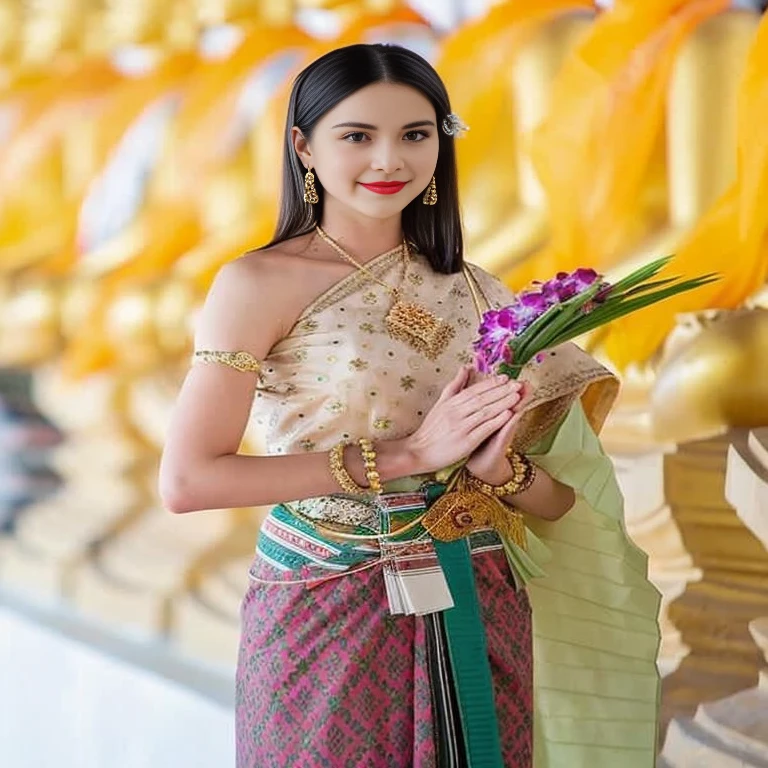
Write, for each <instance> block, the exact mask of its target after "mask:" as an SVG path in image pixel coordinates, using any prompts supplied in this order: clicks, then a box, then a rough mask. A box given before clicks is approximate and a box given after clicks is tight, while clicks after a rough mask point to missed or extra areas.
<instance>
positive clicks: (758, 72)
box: [604, 11, 768, 441]
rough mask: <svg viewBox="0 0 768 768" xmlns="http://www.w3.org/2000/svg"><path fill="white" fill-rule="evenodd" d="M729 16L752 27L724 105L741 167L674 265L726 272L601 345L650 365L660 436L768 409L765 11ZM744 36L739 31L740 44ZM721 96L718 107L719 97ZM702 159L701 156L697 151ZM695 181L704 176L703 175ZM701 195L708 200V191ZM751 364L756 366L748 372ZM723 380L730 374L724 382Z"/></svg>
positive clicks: (722, 424)
mask: <svg viewBox="0 0 768 768" xmlns="http://www.w3.org/2000/svg"><path fill="white" fill-rule="evenodd" d="M730 14H733V18H736V19H738V21H739V22H740V23H742V24H746V23H749V25H750V29H751V30H752V33H753V34H752V36H751V39H750V41H751V43H752V44H751V47H749V48H748V50H747V51H744V48H745V47H746V46H745V45H742V46H741V50H742V52H743V59H744V60H743V61H742V62H741V66H739V67H738V68H734V69H735V70H736V71H737V72H738V73H739V76H740V77H739V83H738V85H739V92H738V94H736V93H732V95H731V98H730V99H729V101H728V102H726V103H730V104H731V105H732V109H731V110H730V111H731V113H732V117H733V118H734V119H733V134H734V141H733V144H732V145H731V146H732V147H736V148H737V150H738V151H737V152H736V151H734V150H733V149H732V150H731V151H732V154H733V155H734V163H735V158H736V155H738V160H739V162H738V168H734V169H733V177H734V178H733V180H732V181H731V183H730V184H729V185H728V187H727V188H726V189H725V190H724V191H720V194H719V195H718V196H717V199H716V200H715V201H714V202H713V203H712V204H711V205H710V206H709V207H708V208H707V209H706V210H705V211H703V212H702V215H701V218H700V219H699V221H698V223H697V224H696V226H695V227H694V228H693V229H692V231H690V232H689V233H688V234H687V235H686V236H685V237H684V238H683V240H682V242H681V244H680V246H679V247H678V248H677V258H676V261H675V263H674V269H675V271H678V272H684V273H691V274H692V273H694V272H697V273H699V272H707V271H714V272H719V273H720V274H721V275H722V279H721V280H720V281H719V282H717V283H714V284H712V286H711V287H708V288H705V289H704V290H703V291H701V292H698V291H697V292H694V293H693V294H692V295H691V296H690V297H689V298H688V299H687V300H686V301H682V302H681V301H677V300H674V299H673V300H671V301H669V302H666V303H664V304H663V305H661V306H659V307H658V308H654V309H652V310H650V311H646V312H643V313H642V315H639V316H638V317H637V318H635V319H634V320H633V321H631V322H627V321H622V322H620V323H617V324H616V326H615V327H614V328H612V329H611V330H610V332H609V334H608V335H607V337H606V338H605V339H604V344H605V348H606V350H607V351H608V353H610V354H611V356H612V357H613V358H614V359H615V360H616V361H617V362H618V363H619V364H627V363H630V362H631V363H635V364H641V363H644V362H646V361H651V362H653V363H654V364H655V365H656V367H657V368H658V374H657V377H658V378H657V381H656V384H655V386H654V390H653V393H652V400H651V403H652V416H653V424H654V428H655V431H656V433H657V435H658V436H659V437H660V438H664V439H674V440H676V441H683V440H690V439H694V438H705V437H710V436H712V435H713V434H718V433H720V432H722V431H724V430H725V429H727V428H728V427H729V426H756V425H762V424H765V423H766V421H765V418H766V412H767V411H768V390H766V389H765V387H764V379H763V377H762V376H761V375H760V373H759V365H760V361H761V360H762V358H763V348H762V346H761V345H762V339H763V336H764V335H765V331H764V328H765V322H766V321H765V315H766V312H765V308H766V307H768V302H767V301H766V289H765V282H766V276H768V268H767V262H766V258H765V242H766V240H765V238H766V233H767V232H768V215H766V213H765V205H764V201H765V196H766V194H768V177H766V174H765V172H764V169H765V167H766V163H768V141H766V139H765V137H764V136H763V134H762V133H761V132H760V131H759V129H758V128H757V126H758V125H759V124H760V121H761V117H764V116H766V114H768V113H766V108H765V104H766V99H767V98H768V87H766V84H765V78H764V76H763V73H764V71H765V69H764V68H765V67H766V65H768V53H767V52H766V47H767V46H768V23H766V18H765V17H763V19H762V21H760V22H759V27H758V18H759V17H758V16H757V14H752V15H747V12H745V11H741V12H737V11H731V12H730ZM737 14H738V16H737ZM726 28H727V27H726ZM755 30H756V33H755ZM744 38H745V35H743V33H742V36H741V38H740V42H742V41H744ZM711 86H712V83H711V82H710V87H711ZM720 93H721V94H722V89H720ZM718 102H719V103H721V104H722V100H721V99H718ZM736 117H738V122H737V120H736ZM737 127H738V131H736V128H737ZM697 135H699V134H697ZM705 136H706V134H705ZM707 139H709V140H708V141H707V144H708V146H710V147H712V146H714V144H715V139H714V137H712V138H709V137H707ZM707 139H703V140H707ZM699 152H700V153H701V150H699ZM712 154H713V152H711V151H710V152H709V153H708V155H707V157H711V156H712ZM700 156H701V157H702V159H703V157H704V155H703V153H701V154H700ZM702 161H703V160H702ZM717 170H718V169H717V167H715V172H716V171H717ZM701 180H702V181H706V180H707V176H705V175H704V174H702V175H701ZM700 199H703V200H705V201H706V202H709V200H708V199H707V198H706V197H704V195H700ZM729 309H730V310H732V311H730V312H729V311H728V310H729ZM679 313H682V314H679ZM734 340H735V341H734ZM732 341H733V342H734V346H732V347H731V346H730V344H731V342H732ZM750 367H752V368H753V372H752V373H750V374H747V373H744V371H746V370H747V369H749V368H750ZM723 377H727V378H728V382H729V383H728V385H727V386H725V385H724V384H723V381H724V379H723Z"/></svg>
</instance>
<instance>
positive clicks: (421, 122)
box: [333, 120, 435, 131]
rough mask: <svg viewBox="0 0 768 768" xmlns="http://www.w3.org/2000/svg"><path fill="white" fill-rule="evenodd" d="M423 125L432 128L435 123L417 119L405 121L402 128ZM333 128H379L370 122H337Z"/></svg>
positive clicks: (369, 129) (372, 129) (371, 129)
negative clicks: (411, 121) (409, 121)
mask: <svg viewBox="0 0 768 768" xmlns="http://www.w3.org/2000/svg"><path fill="white" fill-rule="evenodd" d="M425 125H431V126H432V127H433V128H434V127H435V124H434V122H433V121H432V120H417V121H416V122H415V123H407V124H406V125H404V126H403V128H402V130H404V131H407V130H410V129H411V128H421V127H423V126H425ZM333 128H362V129H363V130H365V131H378V130H379V129H378V128H377V127H376V126H375V125H371V124H370V123H338V124H337V125H334V126H333Z"/></svg>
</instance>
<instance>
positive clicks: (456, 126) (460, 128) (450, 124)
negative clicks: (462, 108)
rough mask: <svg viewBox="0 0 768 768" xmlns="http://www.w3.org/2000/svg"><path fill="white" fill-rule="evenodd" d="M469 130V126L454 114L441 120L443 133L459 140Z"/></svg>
mask: <svg viewBox="0 0 768 768" xmlns="http://www.w3.org/2000/svg"><path fill="white" fill-rule="evenodd" d="M468 130H469V126H468V125H467V124H466V123H465V122H464V121H463V120H462V119H461V118H460V117H459V116H458V115H456V114H454V113H453V112H451V114H450V115H446V117H445V119H444V120H443V131H445V133H447V134H448V135H449V136H455V137H456V138H460V137H461V136H463V135H464V134H465V133H466V132H467V131H468Z"/></svg>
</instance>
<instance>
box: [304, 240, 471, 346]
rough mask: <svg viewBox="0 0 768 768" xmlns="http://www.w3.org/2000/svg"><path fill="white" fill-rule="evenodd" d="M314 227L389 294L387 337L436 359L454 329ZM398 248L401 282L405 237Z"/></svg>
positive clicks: (341, 254) (385, 323)
mask: <svg viewBox="0 0 768 768" xmlns="http://www.w3.org/2000/svg"><path fill="white" fill-rule="evenodd" d="M315 229H316V231H317V234H318V235H319V237H320V239H321V240H323V241H324V242H325V243H327V244H328V245H329V246H331V248H333V250H334V251H336V253H338V254H339V256H341V257H342V258H343V259H344V260H345V261H347V262H349V263H350V264H352V266H353V267H356V268H357V269H358V270H360V272H362V273H363V274H364V275H365V276H366V277H368V278H369V279H371V280H373V281H374V282H376V283H378V284H379V285H380V286H382V287H383V288H385V289H386V290H387V291H388V292H389V293H390V294H391V295H392V299H393V301H392V306H391V307H390V308H389V311H388V312H387V314H386V316H385V317H384V325H385V327H386V329H387V333H388V334H389V336H390V338H393V339H396V340H398V341H402V342H404V343H405V344H408V346H410V347H412V348H413V349H415V350H417V351H418V352H420V353H421V354H422V355H424V357H426V358H428V359H429V360H437V358H438V357H439V356H440V355H441V354H442V353H443V352H444V351H445V348H446V347H447V346H448V344H449V343H450V341H451V339H452V338H453V337H454V335H455V333H456V331H455V330H454V328H453V327H452V326H451V325H449V324H448V323H446V322H445V320H443V319H442V318H441V317H437V315H435V314H433V313H432V312H430V311H429V310H428V309H427V308H426V307H424V306H422V305H421V304H417V303H415V302H413V301H405V300H404V299H403V297H402V295H401V292H400V289H399V288H393V287H392V286H391V285H389V283H385V282H384V281H383V280H381V279H380V278H379V277H377V276H376V275H375V274H374V273H373V272H371V270H370V269H368V268H367V267H366V266H365V265H363V264H360V263H359V262H358V261H356V260H355V259H354V258H353V257H352V256H351V255H350V254H349V253H347V252H346V251H345V250H344V249H343V248H342V247H341V246H340V245H339V244H338V243H337V242H336V241H335V240H334V239H333V238H332V237H331V236H330V235H328V234H327V233H326V232H325V231H324V230H323V229H322V228H321V227H320V226H319V225H318V226H316V227H315ZM400 251H401V253H402V255H403V259H404V268H403V282H404V281H405V271H406V269H407V265H408V259H409V257H410V251H409V248H408V243H407V242H406V241H405V240H403V243H402V245H401V246H400Z"/></svg>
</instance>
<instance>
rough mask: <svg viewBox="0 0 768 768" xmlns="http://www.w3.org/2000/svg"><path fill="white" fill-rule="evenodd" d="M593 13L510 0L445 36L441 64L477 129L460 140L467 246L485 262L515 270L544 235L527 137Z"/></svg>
mask: <svg viewBox="0 0 768 768" xmlns="http://www.w3.org/2000/svg"><path fill="white" fill-rule="evenodd" d="M594 16H595V6H594V3H593V2H591V0H582V1H581V2H580V1H579V0H549V2H528V3H526V2H519V1H518V0H509V1H508V2H505V3H502V4H500V5H498V6H496V7H494V8H492V9H491V10H490V11H489V12H488V13H487V15H486V16H484V17H483V18H481V19H480V20H479V21H477V22H474V23H470V24H469V25H467V26H463V27H461V28H459V29H458V30H457V31H456V32H455V33H453V34H452V35H451V36H450V37H449V38H448V39H447V40H446V41H445V42H444V43H443V46H442V50H441V55H440V57H439V59H438V62H437V68H438V70H439V71H440V72H441V74H442V75H443V77H444V79H445V81H446V85H447V87H448V90H449V93H450V94H451V100H452V106H453V108H454V110H455V111H456V112H457V113H458V114H460V115H461V116H462V119H463V120H464V121H465V122H466V123H467V124H468V125H469V126H470V129H471V132H470V134H469V135H468V138H467V140H466V141H460V142H458V143H457V152H458V163H459V179H460V184H461V194H462V200H463V209H464V210H463V212H464V222H465V225H466V230H467V253H468V256H469V257H470V258H471V259H472V260H473V261H476V262H477V263H479V264H482V265H483V266H484V267H486V268H487V269H490V270H492V271H495V272H498V271H501V270H503V269H508V268H509V267H510V266H511V264H512V263H514V262H515V261H517V260H518V259H523V258H525V257H526V256H528V255H529V254H530V253H531V252H532V251H533V250H535V249H536V248H538V247H540V246H541V245H543V243H544V240H545V237H546V234H547V205H546V198H545V195H544V190H543V188H542V186H541V184H540V182H539V180H538V178H537V176H536V173H535V171H534V169H533V167H532V165H531V159H530V154H529V151H528V144H529V141H530V138H531V134H532V132H533V129H534V128H535V127H536V126H537V125H538V123H539V122H540V121H541V120H542V119H543V118H544V116H545V115H546V114H547V112H548V111H549V109H550V100H551V95H552V93H551V92H552V86H553V83H554V80H555V76H556V74H557V72H558V70H559V69H560V66H561V64H562V62H563V60H564V59H566V58H567V57H568V56H569V55H570V53H571V51H572V50H573V47H574V46H575V45H576V43H577V42H578V40H579V39H581V37H582V36H583V35H584V34H585V33H586V31H587V30H588V29H589V27H590V26H591V24H592V23H593V19H594ZM478 72H483V77H482V78H478V76H477V73H478Z"/></svg>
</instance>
